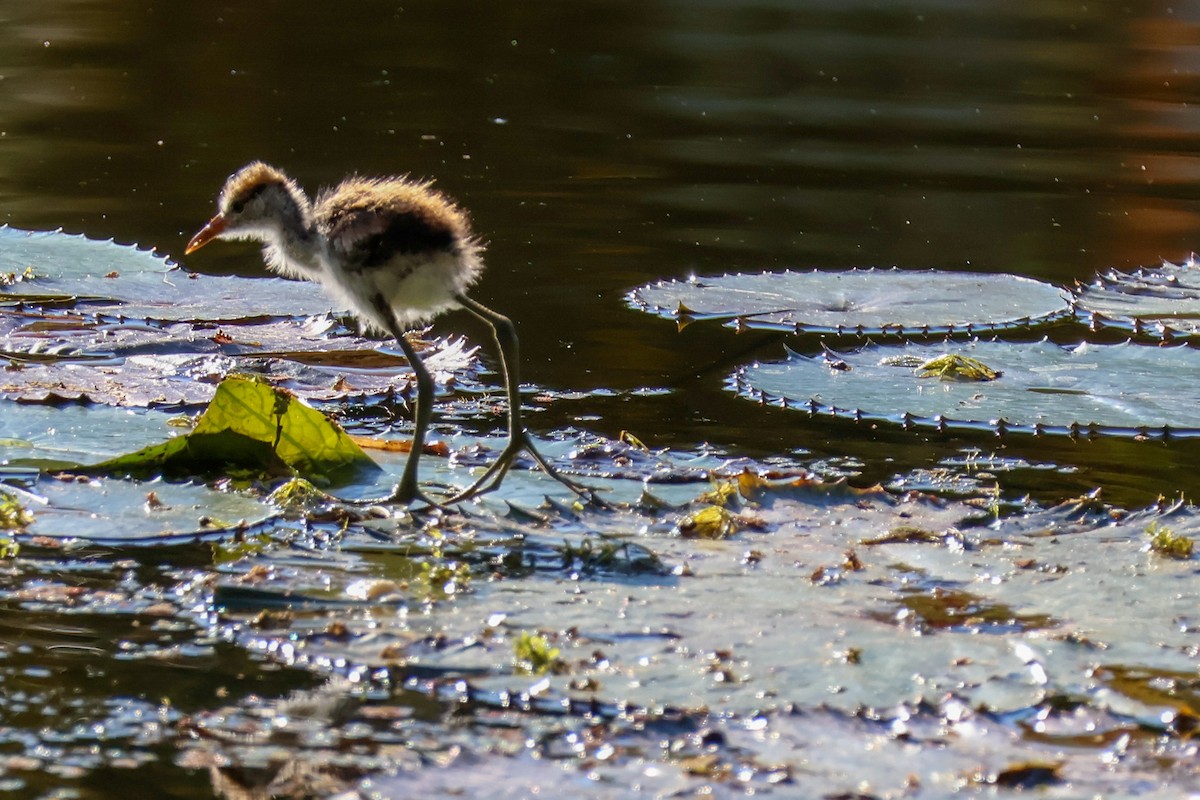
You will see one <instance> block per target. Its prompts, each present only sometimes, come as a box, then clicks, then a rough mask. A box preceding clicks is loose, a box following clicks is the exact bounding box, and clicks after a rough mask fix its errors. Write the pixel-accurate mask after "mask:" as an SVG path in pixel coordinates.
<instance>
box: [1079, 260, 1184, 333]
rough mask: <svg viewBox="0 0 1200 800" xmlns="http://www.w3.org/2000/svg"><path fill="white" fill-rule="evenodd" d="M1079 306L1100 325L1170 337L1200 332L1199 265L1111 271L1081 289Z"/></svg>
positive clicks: (1175, 265)
mask: <svg viewBox="0 0 1200 800" xmlns="http://www.w3.org/2000/svg"><path fill="white" fill-rule="evenodd" d="M1076 295H1077V300H1076V303H1077V305H1078V307H1079V310H1080V311H1082V312H1085V313H1088V314H1091V315H1092V317H1093V319H1094V320H1095V321H1096V322H1097V323H1098V324H1100V325H1106V326H1114V327H1120V328H1124V329H1127V330H1132V331H1135V332H1137V333H1145V334H1149V335H1152V336H1155V335H1156V336H1161V337H1164V338H1171V337H1174V336H1196V335H1200V263H1197V262H1196V261H1195V260H1188V261H1186V262H1185V263H1183V264H1171V263H1169V262H1168V263H1164V264H1163V265H1162V266H1161V267H1159V268H1158V269H1140V270H1137V271H1136V272H1131V273H1127V272H1116V271H1109V272H1105V273H1103V274H1100V275H1097V276H1096V279H1095V280H1094V281H1092V282H1091V283H1089V284H1087V285H1085V286H1080V287H1079V288H1078V290H1077V291H1076Z"/></svg>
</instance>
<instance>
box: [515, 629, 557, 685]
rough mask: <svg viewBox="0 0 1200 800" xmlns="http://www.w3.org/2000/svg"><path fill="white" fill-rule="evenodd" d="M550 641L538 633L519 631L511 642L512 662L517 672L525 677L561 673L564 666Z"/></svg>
mask: <svg viewBox="0 0 1200 800" xmlns="http://www.w3.org/2000/svg"><path fill="white" fill-rule="evenodd" d="M560 652H561V651H560V650H559V649H558V648H557V647H554V646H552V645H551V644H550V640H549V639H547V638H546V637H545V636H542V635H541V634H540V633H530V632H529V631H521V633H520V634H518V636H517V638H516V640H515V641H514V642H513V662H514V665H515V666H516V668H517V670H518V671H519V672H522V673H525V674H527V675H542V674H544V673H547V672H563V671H565V669H566V664H565V663H564V662H563V660H562V659H561V658H559V653H560Z"/></svg>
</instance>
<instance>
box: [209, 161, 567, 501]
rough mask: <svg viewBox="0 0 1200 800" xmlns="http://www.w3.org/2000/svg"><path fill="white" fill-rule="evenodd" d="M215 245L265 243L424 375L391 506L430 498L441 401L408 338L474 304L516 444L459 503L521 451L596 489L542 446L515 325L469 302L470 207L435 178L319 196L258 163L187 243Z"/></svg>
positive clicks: (474, 276) (278, 263) (473, 274)
mask: <svg viewBox="0 0 1200 800" xmlns="http://www.w3.org/2000/svg"><path fill="white" fill-rule="evenodd" d="M214 239H249V240H253V241H258V242H261V243H262V245H263V258H264V260H265V261H266V264H267V267H268V268H269V269H270V270H271V271H273V272H275V273H278V274H280V275H284V276H286V277H289V278H297V279H302V280H310V281H315V282H317V283H320V284H321V285H322V286H324V287H325V288H326V289H327V290H328V291H329V293H330V294H332V295H333V297H334V298H335V300H336V301H337V302H338V303H342V304H345V306H346V307H348V308H349V310H350V311H352V312H353V313H354V314H355V315H356V316H357V317H358V318H359V319H360V320H361V321H362V322H363V323H364V324H365V326H366V327H367V328H369V329H373V330H377V331H379V332H380V333H386V334H389V335H391V336H392V337H393V338H394V339H395V340H396V344H398V345H399V346H400V349H401V351H403V353H404V356H405V358H407V359H408V363H409V365H410V366H411V367H412V370H413V372H414V373H415V375H416V379H417V403H416V409H415V411H414V414H413V416H414V428H413V443H412V449H411V450H410V451H409V455H408V460H407V461H406V462H405V465H404V472H403V473H402V475H401V478H400V483H399V485H398V486H397V487H396V489H395V491H394V493H393V495H392V498H391V499H392V500H393V501H395V502H398V503H404V504H409V503H412V502H413V501H414V500H418V499H420V500H424V501H426V502H430V503H432V502H433V501H430V500H429V499H428V498H427V497H426V496H425V495H424V494H423V493H422V492H421V491H420V488H419V486H418V485H417V464H418V459H419V458H420V455H421V450H422V449H423V447H424V442H425V435H426V431H427V430H428V427H429V419H430V413H431V411H432V403H433V389H434V386H433V378H432V377H431V376H430V374H429V371H428V370H427V369H426V368H425V365H424V364H423V363H422V361H421V358H420V356H419V355H418V354H417V352H416V350H415V349H414V348H413V346H412V344H410V343H409V341H408V339H407V338H405V335H404V334H405V331H407V330H410V329H411V328H413V327H415V326H417V325H421V324H423V323H426V322H428V321H430V320H432V319H433V318H434V317H436V316H438V315H439V314H442V313H443V312H446V311H450V310H452V309H456V308H465V309H466V310H467V311H469V312H471V313H472V314H474V315H475V316H476V317H478V318H479V319H481V320H483V321H484V322H486V323H487V324H488V325H489V326H490V327H491V329H492V333H493V335H494V337H495V341H496V346H497V348H498V350H499V357H500V366H501V369H502V371H503V373H504V386H505V391H506V394H507V396H508V442H507V444H506V445H505V447H504V449H503V450H502V451H501V453H500V455H499V457H498V458H497V459H496V460H495V462H493V463H492V465H491V466H489V467H488V468H487V470H486V471H484V473H483V475H481V476H480V477H479V479H478V480H476V481H475V482H474V483H473V484H472V485H471V486H469V487H468V488H466V489H464V490H462V491H461V492H459V493H458V494H456V495H454V496H453V497H451V498H450V499H449V500H447V501H445V502H447V503H455V502H458V501H460V500H465V499H467V498H470V497H473V496H475V495H478V494H482V493H484V492H488V491H491V490H493V489H496V488H497V487H499V486H500V482H501V481H502V480H503V479H504V476H505V475H506V474H507V472H508V470H509V468H510V467H511V466H512V463H513V460H514V459H515V458H516V457H517V455H518V454H519V453H521V451H525V452H527V453H529V455H530V456H531V457H532V458H533V459H534V461H536V462H537V464H538V465H539V466H540V467H541V468H542V469H543V470H545V471H546V473H547V474H549V475H551V476H552V477H554V478H555V479H557V480H558V481H560V482H561V483H563V484H564V485H565V486H566V487H568V488H569V489H571V490H572V491H574V492H576V493H578V494H580V495H584V496H586V495H588V494H589V492H588V490H586V489H585V488H584V487H583V486H581V485H579V484H577V483H575V482H574V481H572V480H570V479H568V478H566V477H565V476H563V475H561V474H560V473H559V472H558V471H557V470H556V469H554V468H553V467H552V466H550V464H549V463H548V462H547V461H546V459H545V458H543V457H542V455H541V454H540V453H539V452H538V450H537V448H536V447H534V445H533V441H532V440H531V439H530V437H529V434H528V433H527V432H526V430H525V427H524V425H523V424H522V422H521V397H520V382H519V380H518V342H517V334H516V329H515V328H514V327H513V324H512V321H511V320H509V319H508V317H505V316H504V315H503V314H499V313H497V312H495V311H492V310H491V309H490V308H488V307H487V306H484V305H483V304H482V303H479V302H478V301H476V300H473V299H471V298H470V297H468V296H467V290H468V289H470V288H471V286H472V285H473V284H474V283H475V282H476V281H477V280H478V279H479V276H480V273H481V272H482V271H483V260H482V254H483V246H482V244H481V243H480V242H479V240H478V239H477V238H476V236H475V235H474V233H473V232H472V230H471V223H470V219H469V218H468V216H467V214H466V212H465V211H463V210H462V209H461V208H459V207H458V206H457V205H455V203H454V202H453V201H451V200H450V199H449V198H448V197H446V196H445V195H443V194H442V193H441V192H439V191H437V190H436V189H434V188H433V187H432V185H431V184H430V183H429V182H422V181H413V180H410V179H408V178H405V177H388V178H363V177H357V176H355V177H351V178H348V179H346V180H345V181H343V182H342V183H340V184H338V185H337V186H335V187H333V188H332V189H326V190H323V191H321V192H320V193H319V194H318V195H317V198H316V200H315V202H314V201H312V200H310V199H309V197H308V195H307V194H305V192H304V190H303V189H301V188H300V186H299V185H298V184H297V183H296V182H295V181H294V180H292V179H291V178H289V177H288V176H287V175H285V174H284V173H283V172H282V171H280V170H278V169H276V168H275V167H272V166H270V165H268V164H264V163H262V162H261V161H256V162H254V163H252V164H248V165H246V166H245V167H242V168H241V169H240V170H238V171H237V172H235V173H233V175H231V176H229V179H228V180H226V182H225V186H224V188H222V189H221V194H220V196H219V197H218V199H217V214H216V216H214V217H213V218H212V219H211V220H209V222H208V224H207V225H205V226H204V227H203V228H202V229H201V230H200V231H199V232H198V233H197V234H196V235H195V236H193V237H192V239H191V241H189V242H188V244H187V249H186V250H185V252H186V253H189V254H190V253H193V252H195V251H196V250H198V249H200V248H201V247H203V246H204V245H206V244H208V243H209V242H211V241H213V240H214Z"/></svg>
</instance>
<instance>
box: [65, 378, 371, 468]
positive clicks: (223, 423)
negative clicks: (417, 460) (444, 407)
mask: <svg viewBox="0 0 1200 800" xmlns="http://www.w3.org/2000/svg"><path fill="white" fill-rule="evenodd" d="M231 468H239V469H250V470H253V471H255V472H265V473H268V474H288V473H295V474H299V475H302V476H306V477H309V478H310V479H311V478H314V477H317V478H328V476H330V475H331V474H333V473H337V472H341V471H343V470H351V471H356V470H363V469H368V470H378V469H379V467H378V466H377V465H376V464H375V462H373V461H372V460H371V459H370V458H369V457H368V456H367V455H366V454H365V453H364V452H363V451H362V450H361V449H360V448H359V446H358V445H357V444H355V443H354V441H353V440H351V439H350V437H349V436H347V435H346V434H345V432H344V431H342V430H341V428H339V427H338V426H337V425H335V424H334V423H333V422H331V421H330V420H329V419H327V418H326V417H325V415H324V414H322V413H321V412H319V411H317V410H316V409H313V408H310V407H309V406H306V405H304V403H302V402H300V401H299V400H298V399H297V398H296V397H294V396H293V395H291V394H289V393H287V392H284V391H282V390H279V389H275V388H273V387H271V386H269V385H267V384H265V383H262V382H260V381H257V380H254V379H252V378H249V377H244V376H231V377H228V378H226V379H225V380H224V381H222V382H221V384H220V385H219V386H218V387H217V392H216V394H215V395H214V396H213V399H212V402H211V403H209V405H208V408H207V409H206V410H205V412H204V414H203V416H201V417H200V421H199V422H197V423H196V427H195V428H194V429H193V430H192V431H191V432H190V433H187V434H184V435H182V436H178V437H176V438H174V439H171V440H169V441H167V442H163V443H162V444H155V445H151V446H149V447H145V448H142V449H141V450H138V451H136V452H133V453H129V454H126V455H121V456H117V457H115V458H111V459H109V460H107V461H103V462H101V463H99V464H96V465H95V466H93V467H89V468H87V471H89V472H99V473H107V474H145V473H155V474H158V473H167V474H179V473H183V474H189V475H196V474H204V473H209V472H212V471H227V470H229V469H231Z"/></svg>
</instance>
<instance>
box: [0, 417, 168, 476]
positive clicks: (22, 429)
mask: <svg viewBox="0 0 1200 800" xmlns="http://www.w3.org/2000/svg"><path fill="white" fill-rule="evenodd" d="M170 419H171V417H170V415H168V414H165V413H163V412H147V411H134V410H128V409H120V408H111V407H107V406H93V407H89V406H82V405H73V406H64V407H59V408H55V407H51V406H17V405H16V404H15V403H8V402H4V401H0V467H12V466H14V465H19V466H21V467H28V468H30V469H31V470H32V469H33V468H35V467H39V466H41V467H46V468H50V469H54V468H62V467H64V466H68V465H69V466H75V465H78V464H86V463H93V462H96V461H102V460H104V459H106V458H112V457H113V456H116V455H119V454H120V453H127V452H129V450H131V449H133V448H137V447H142V446H145V445H149V444H152V443H154V442H160V441H162V440H163V439H164V438H166V437H167V436H168V435H169V434H170V432H171V428H170V426H169V421H170Z"/></svg>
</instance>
